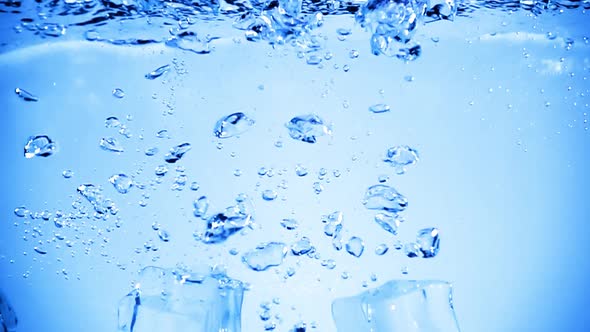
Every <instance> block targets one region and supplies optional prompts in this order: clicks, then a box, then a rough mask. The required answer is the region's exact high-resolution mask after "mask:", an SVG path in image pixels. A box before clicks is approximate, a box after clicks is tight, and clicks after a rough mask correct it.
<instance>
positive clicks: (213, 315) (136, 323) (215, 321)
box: [118, 266, 244, 332]
mask: <svg viewBox="0 0 590 332" xmlns="http://www.w3.org/2000/svg"><path fill="white" fill-rule="evenodd" d="M243 295H244V286H243V284H242V283H241V282H240V281H237V280H234V279H231V278H229V277H227V276H226V275H225V274H223V273H215V274H213V273H209V272H207V273H202V274H196V273H192V272H190V271H184V270H168V269H163V268H159V267H153V266H148V267H145V268H144V269H143V270H141V272H140V276H139V281H138V283H137V285H136V287H135V289H134V290H132V291H131V292H130V293H129V294H127V296H125V297H124V298H123V299H121V301H120V302H119V309H118V331H121V332H156V331H191V332H240V331H241V310H242V301H243Z"/></svg>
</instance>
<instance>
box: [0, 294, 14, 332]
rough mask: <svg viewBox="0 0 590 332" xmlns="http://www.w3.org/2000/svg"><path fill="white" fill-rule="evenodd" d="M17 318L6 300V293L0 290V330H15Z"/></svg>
mask: <svg viewBox="0 0 590 332" xmlns="http://www.w3.org/2000/svg"><path fill="white" fill-rule="evenodd" d="M17 323H18V319H17V318H16V313H15V312H14V309H13V308H12V306H11V305H10V303H9V302H8V299H7V298H6V295H4V293H3V292H2V290H0V327H2V329H1V331H6V332H14V331H16V325H17Z"/></svg>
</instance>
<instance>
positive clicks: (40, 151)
mask: <svg viewBox="0 0 590 332" xmlns="http://www.w3.org/2000/svg"><path fill="white" fill-rule="evenodd" d="M56 150H57V145H56V144H55V143H54V142H53V141H52V140H51V138H49V137H48V136H45V135H37V136H30V137H29V139H28V140H27V143H26V144H25V158H27V159H30V158H33V157H49V156H51V155H52V154H53V153H54V152H55V151H56Z"/></svg>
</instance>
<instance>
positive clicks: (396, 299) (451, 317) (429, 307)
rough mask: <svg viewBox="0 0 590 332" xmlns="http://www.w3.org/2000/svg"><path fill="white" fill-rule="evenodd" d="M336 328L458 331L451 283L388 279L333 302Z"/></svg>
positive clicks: (382, 331) (351, 331)
mask: <svg viewBox="0 0 590 332" xmlns="http://www.w3.org/2000/svg"><path fill="white" fill-rule="evenodd" d="M332 317H333V319H334V322H335V323H336V328H337V331H338V332H425V331H428V332H459V331H460V330H459V324H458V323H457V319H456V317H455V311H454V309H453V299H452V286H451V284H449V283H448V282H445V281H435V280H391V281H389V282H387V283H385V284H384V285H382V286H380V287H378V288H375V289H371V290H368V291H365V292H363V293H360V294H358V295H356V296H352V297H347V298H340V299H336V300H334V302H332Z"/></svg>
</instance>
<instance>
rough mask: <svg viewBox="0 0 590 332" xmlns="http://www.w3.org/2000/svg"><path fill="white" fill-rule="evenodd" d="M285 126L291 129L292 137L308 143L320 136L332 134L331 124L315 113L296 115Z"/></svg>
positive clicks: (313, 141) (290, 134)
mask: <svg viewBox="0 0 590 332" xmlns="http://www.w3.org/2000/svg"><path fill="white" fill-rule="evenodd" d="M285 127H287V129H289V136H291V138H293V139H295V140H298V141H302V142H307V143H315V142H316V141H317V138H318V137H320V136H324V135H331V134H332V129H331V128H330V126H328V125H326V124H325V123H324V120H322V119H321V118H320V117H319V116H317V115H315V114H306V115H300V116H296V117H294V118H292V119H291V121H289V122H287V123H286V124H285Z"/></svg>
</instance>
